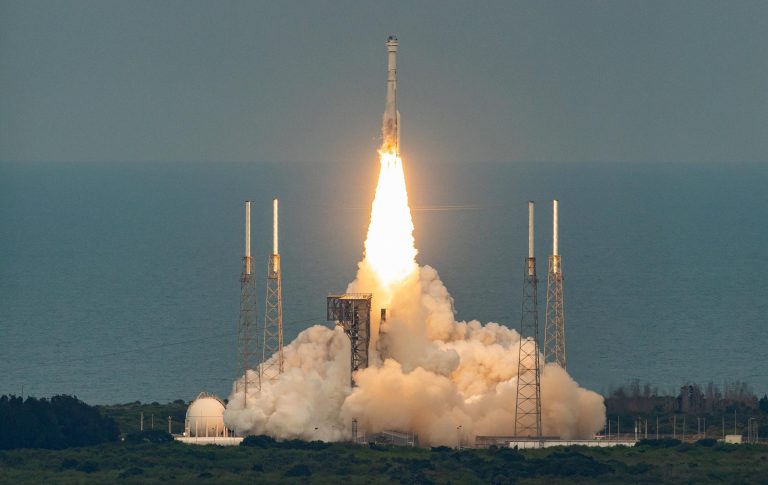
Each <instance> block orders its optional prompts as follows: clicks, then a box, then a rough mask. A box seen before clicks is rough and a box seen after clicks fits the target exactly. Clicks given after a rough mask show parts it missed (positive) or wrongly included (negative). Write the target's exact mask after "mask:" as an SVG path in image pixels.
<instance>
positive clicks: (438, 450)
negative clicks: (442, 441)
mask: <svg viewBox="0 0 768 485" xmlns="http://www.w3.org/2000/svg"><path fill="white" fill-rule="evenodd" d="M432 451H433V452H435V453H448V452H449V451H451V448H449V447H447V446H433V447H432Z"/></svg>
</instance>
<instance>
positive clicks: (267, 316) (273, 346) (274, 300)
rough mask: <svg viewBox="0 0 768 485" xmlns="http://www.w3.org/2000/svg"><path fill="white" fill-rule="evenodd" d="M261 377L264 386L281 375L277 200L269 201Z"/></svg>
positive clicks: (280, 282) (281, 323) (281, 331)
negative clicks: (269, 249) (269, 240)
mask: <svg viewBox="0 0 768 485" xmlns="http://www.w3.org/2000/svg"><path fill="white" fill-rule="evenodd" d="M261 373H262V376H261V379H262V380H263V381H265V382H268V381H275V380H277V378H278V377H279V376H280V374H282V373H283V290H282V277H281V273H280V253H279V252H278V247H277V199H273V200H272V254H270V255H269V259H268V261H267V297H266V302H265V308H264V347H263V351H262V364H261Z"/></svg>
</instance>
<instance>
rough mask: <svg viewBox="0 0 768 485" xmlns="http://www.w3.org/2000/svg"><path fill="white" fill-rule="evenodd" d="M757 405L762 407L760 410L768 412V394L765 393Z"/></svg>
mask: <svg viewBox="0 0 768 485" xmlns="http://www.w3.org/2000/svg"><path fill="white" fill-rule="evenodd" d="M757 405H758V407H759V408H760V411H762V412H764V413H768V394H763V397H761V398H760V401H758V404H757Z"/></svg>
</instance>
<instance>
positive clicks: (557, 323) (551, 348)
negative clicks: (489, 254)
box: [544, 200, 565, 369]
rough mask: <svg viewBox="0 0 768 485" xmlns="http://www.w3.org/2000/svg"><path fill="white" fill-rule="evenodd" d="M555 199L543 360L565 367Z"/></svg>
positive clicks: (563, 316) (561, 268) (561, 286)
mask: <svg viewBox="0 0 768 485" xmlns="http://www.w3.org/2000/svg"><path fill="white" fill-rule="evenodd" d="M557 205H558V204H557V200H554V201H552V255H551V256H550V257H549V258H548V261H547V310H546V322H545V324H544V362H555V363H557V364H558V365H559V366H560V367H562V368H563V369H565V315H564V313H563V264H562V259H561V258H560V254H558V247H557V245H558V214H557V209H558V207H557Z"/></svg>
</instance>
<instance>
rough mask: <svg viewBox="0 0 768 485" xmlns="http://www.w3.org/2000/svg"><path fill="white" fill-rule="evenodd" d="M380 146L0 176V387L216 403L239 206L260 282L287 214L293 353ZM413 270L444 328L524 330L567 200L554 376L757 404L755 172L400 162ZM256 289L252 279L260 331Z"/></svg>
mask: <svg viewBox="0 0 768 485" xmlns="http://www.w3.org/2000/svg"><path fill="white" fill-rule="evenodd" d="M377 163H378V162H377V161H376V158H375V154H372V156H371V159H370V160H365V161H363V162H361V163H359V164H341V163H293V164H270V163H157V164H151V163H117V164H106V163H105V164H99V163H76V162H72V163H63V162H62V163H53V162H51V163H44V162H37V163H7V162H6V163H2V164H0V394H6V393H13V394H20V393H22V392H23V393H24V394H25V395H34V396H50V395H53V394H59V393H66V394H74V395H76V396H78V397H79V398H81V399H83V400H85V401H87V402H89V403H117V402H130V401H137V400H138V401H145V402H151V401H159V402H163V401H170V400H175V399H185V400H189V399H192V398H194V397H195V396H196V395H197V393H199V392H201V391H207V392H212V393H216V394H218V395H220V396H222V397H226V396H227V395H228V394H229V390H230V387H231V382H232V380H233V379H234V377H235V375H236V364H237V354H236V337H237V323H238V311H239V275H240V270H241V258H242V252H243V240H242V238H243V201H244V200H245V199H251V200H253V207H252V213H253V219H252V230H253V254H254V256H255V260H256V272H257V274H259V275H261V274H266V257H267V253H268V252H269V251H270V250H271V246H270V244H271V233H270V231H271V199H272V198H273V197H279V199H280V204H281V221H280V222H281V225H280V229H281V235H280V248H281V251H280V252H281V255H282V266H283V300H284V328H285V340H286V343H288V342H289V341H291V340H292V339H293V338H294V337H295V336H296V334H297V333H298V332H300V331H301V330H303V329H305V328H307V327H308V326H310V325H312V324H322V325H328V323H327V322H325V297H326V295H327V294H328V293H331V292H337V291H343V290H344V289H345V288H346V286H347V283H349V282H350V281H351V280H352V279H353V278H354V276H355V271H356V265H357V262H358V261H359V260H360V259H361V256H362V249H363V240H364V238H365V234H366V230H367V224H368V218H369V211H370V204H371V201H372V198H373V191H374V188H375V184H376V177H377V174H378V166H377ZM405 170H406V180H407V183H408V191H409V197H410V202H411V208H412V210H413V218H414V224H415V227H416V230H415V238H416V245H417V248H418V250H419V254H418V256H417V260H418V262H419V263H420V264H428V265H430V266H433V267H434V268H436V269H437V270H438V272H439V273H440V275H441V277H442V279H443V281H444V283H445V284H446V286H447V288H448V290H449V291H450V292H451V294H452V295H453V297H454V299H455V307H456V311H457V318H458V319H464V320H471V319H476V320H479V321H481V322H483V323H485V322H489V321H493V322H498V323H502V324H505V325H508V326H512V327H514V328H517V327H518V326H519V320H520V310H521V309H520V306H521V302H520V299H521V294H522V280H523V267H524V266H523V264H524V260H525V257H526V254H527V253H526V245H527V233H526V225H527V205H526V203H527V201H528V200H534V201H536V203H537V205H536V231H537V233H536V238H537V239H536V252H537V260H538V265H539V301H540V321H541V322H542V323H541V326H542V329H543V319H544V312H543V308H544V305H543V302H544V299H545V291H544V290H545V285H546V256H547V255H548V254H549V253H550V251H551V232H552V228H551V224H552V223H551V212H552V204H551V200H552V199H553V198H557V199H559V201H560V252H561V254H562V258H563V259H562V261H563V268H564V277H565V319H566V340H567V353H568V370H569V372H570V373H571V375H572V376H573V377H574V378H575V379H576V380H577V381H578V382H579V383H580V384H581V385H583V386H584V387H587V388H590V389H593V390H596V391H599V392H607V391H609V390H610V389H612V388H613V387H615V386H618V385H621V384H625V383H627V382H628V381H630V380H632V379H639V380H640V381H642V382H650V383H651V384H652V385H655V386H658V387H659V388H660V389H662V390H664V391H670V392H671V391H673V390H674V389H676V388H678V387H679V386H680V385H682V384H684V383H688V382H699V383H706V382H709V381H712V382H714V383H716V384H718V385H723V383H725V382H733V381H745V382H747V383H749V384H751V385H752V387H753V389H754V390H755V391H756V392H758V393H760V395H762V394H763V393H765V392H768V369H767V368H766V365H765V362H766V351H767V350H768V338H766V333H767V332H766V326H767V324H768V317H766V315H768V303H767V302H766V289H767V288H768V258H767V257H766V256H765V254H763V249H764V248H765V247H766V246H768V226H767V225H766V224H765V213H766V211H765V208H766V207H767V206H768V190H766V187H767V186H768V165H764V164H763V165H761V164H738V163H722V164H693V163H689V164H682V163H681V164H676V163H669V164H659V163H632V164H629V163H554V162H553V163H496V164H492V163H467V164H447V165H446V164H439V163H435V162H423V163H419V162H418V161H414V162H409V160H408V159H407V154H406V157H405ZM264 291H265V290H264V281H263V278H260V279H259V284H258V295H259V300H260V306H259V311H260V316H261V317H262V318H263V295H264Z"/></svg>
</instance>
